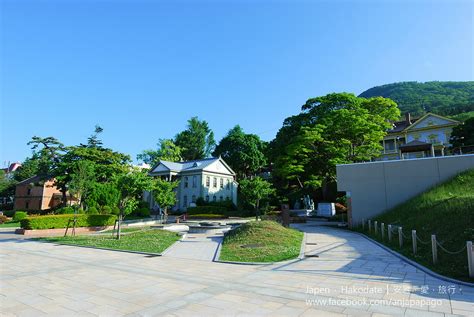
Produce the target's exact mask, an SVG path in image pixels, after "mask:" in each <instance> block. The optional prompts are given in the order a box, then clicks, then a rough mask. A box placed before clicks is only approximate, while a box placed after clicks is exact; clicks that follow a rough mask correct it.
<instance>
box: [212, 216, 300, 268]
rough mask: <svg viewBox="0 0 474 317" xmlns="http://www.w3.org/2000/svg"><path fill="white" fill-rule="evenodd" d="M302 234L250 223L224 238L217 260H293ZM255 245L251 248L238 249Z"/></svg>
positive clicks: (264, 224) (275, 224)
mask: <svg viewBox="0 0 474 317" xmlns="http://www.w3.org/2000/svg"><path fill="white" fill-rule="evenodd" d="M302 239H303V233H302V232H300V231H297V230H294V229H288V228H285V227H283V226H281V225H280V224H278V223H276V222H273V221H251V222H248V223H246V224H243V225H242V226H240V227H239V228H237V229H235V230H233V231H232V232H230V233H229V234H227V235H226V237H225V238H224V243H223V245H222V249H221V255H220V260H222V261H239V262H276V261H283V260H288V259H292V258H296V257H297V256H298V255H299V253H300V248H301V242H302ZM251 244H257V247H255V248H242V246H244V245H251Z"/></svg>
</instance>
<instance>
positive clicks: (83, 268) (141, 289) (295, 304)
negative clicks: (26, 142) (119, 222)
mask: <svg viewBox="0 0 474 317" xmlns="http://www.w3.org/2000/svg"><path fill="white" fill-rule="evenodd" d="M299 227H300V228H301V229H302V230H304V231H305V232H307V241H306V243H307V244H306V250H305V251H306V254H308V255H317V256H318V257H307V258H305V259H303V260H297V261H293V262H290V263H283V264H273V265H236V264H225V263H215V262H212V261H210V259H209V258H208V257H207V256H205V257H204V256H203V258H202V259H190V258H181V257H180V256H179V254H178V256H172V255H173V254H168V256H162V257H159V256H145V255H139V254H131V253H124V252H113V251H104V250H95V249H88V248H77V247H71V246H60V245H55V244H49V243H40V242H34V241H30V240H19V239H18V238H17V237H14V236H13V235H9V234H6V233H3V234H0V239H1V240H0V264H1V268H0V283H1V284H0V311H1V315H2V316H44V315H52V316H123V315H126V316H235V315H240V316H344V315H350V316H417V317H422V316H452V315H464V316H469V315H470V316H474V314H473V312H474V288H470V287H465V286H462V287H460V286H459V285H455V284H454V285H453V283H449V282H446V281H443V280H439V279H436V278H433V277H431V276H430V275H427V274H425V273H424V272H421V271H419V270H417V269H416V268H415V267H413V266H411V265H409V264H407V263H405V262H403V261H402V260H400V259H398V258H397V257H395V256H393V255H392V254H390V253H388V252H387V251H385V250H383V249H381V248H380V247H378V246H376V245H375V244H373V243H372V242H370V241H369V240H367V239H365V238H363V237H361V236H359V235H357V234H354V233H351V232H348V231H343V230H339V229H336V228H329V227H323V226H314V225H301V226H299ZM2 237H3V238H2ZM189 243H191V242H189ZM188 245H189V244H188ZM208 246H209V245H208ZM175 252H176V253H179V248H177V249H175ZM170 255H171V256H170ZM428 304H429V305H428Z"/></svg>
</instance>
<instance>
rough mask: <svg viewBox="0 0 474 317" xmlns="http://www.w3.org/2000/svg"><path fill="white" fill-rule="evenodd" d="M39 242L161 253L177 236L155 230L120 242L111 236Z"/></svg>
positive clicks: (63, 238) (62, 238)
mask: <svg viewBox="0 0 474 317" xmlns="http://www.w3.org/2000/svg"><path fill="white" fill-rule="evenodd" d="M40 240H43V241H48V242H55V243H64V244H75V245H81V246H92V247H100V248H108V249H116V250H128V251H141V252H152V253H161V252H163V251H164V250H166V249H167V248H168V247H169V246H171V245H172V244H173V243H175V242H176V241H178V240H179V236H178V234H176V233H173V232H169V231H164V230H158V229H156V230H143V231H138V232H135V233H130V234H126V235H123V236H121V237H120V240H117V239H115V238H114V237H112V235H95V236H94V235H88V236H76V237H71V236H67V237H51V238H41V239H40Z"/></svg>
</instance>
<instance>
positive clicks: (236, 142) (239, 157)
mask: <svg viewBox="0 0 474 317" xmlns="http://www.w3.org/2000/svg"><path fill="white" fill-rule="evenodd" d="M264 150H265V143H264V142H263V141H262V140H260V138H259V137H258V136H257V135H255V134H246V133H244V131H243V130H242V128H241V127H240V126H239V125H236V126H235V127H233V128H232V129H231V130H230V131H229V132H228V133H227V135H226V136H225V137H224V138H222V140H221V141H220V142H219V144H218V145H217V146H216V149H215V150H214V152H213V153H212V155H213V156H219V155H220V156H221V157H222V158H223V159H224V160H225V161H226V162H227V163H228V164H229V165H230V167H231V168H232V169H233V170H234V171H235V172H236V173H237V175H238V177H239V178H247V177H250V176H253V175H255V173H257V172H258V170H259V169H261V168H262V167H263V166H265V164H266V163H267V161H266V157H265V154H264Z"/></svg>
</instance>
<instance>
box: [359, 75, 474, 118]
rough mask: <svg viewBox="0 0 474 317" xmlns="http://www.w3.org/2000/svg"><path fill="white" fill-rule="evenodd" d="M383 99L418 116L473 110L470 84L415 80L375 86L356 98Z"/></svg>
mask: <svg viewBox="0 0 474 317" xmlns="http://www.w3.org/2000/svg"><path fill="white" fill-rule="evenodd" d="M376 96H381V97H386V98H390V99H392V100H393V101H395V102H396V103H397V104H398V107H399V108H400V110H401V111H402V113H403V112H410V113H412V114H413V115H421V114H424V113H426V112H434V113H437V114H440V115H448V116H452V115H457V114H460V113H465V112H469V111H474V81H429V82H425V83H420V82H416V81H410V82H400V83H393V84H387V85H382V86H376V87H373V88H370V89H368V90H366V91H364V92H363V93H361V94H360V95H359V97H365V98H369V97H376Z"/></svg>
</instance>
